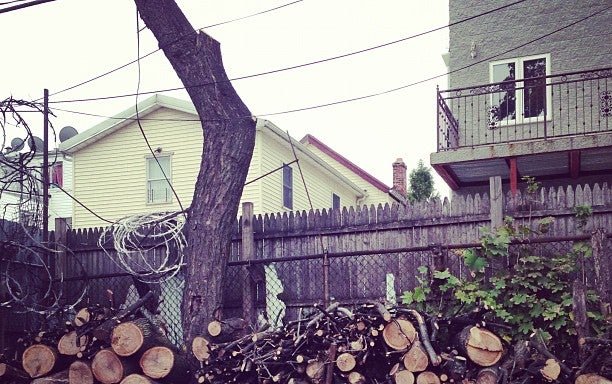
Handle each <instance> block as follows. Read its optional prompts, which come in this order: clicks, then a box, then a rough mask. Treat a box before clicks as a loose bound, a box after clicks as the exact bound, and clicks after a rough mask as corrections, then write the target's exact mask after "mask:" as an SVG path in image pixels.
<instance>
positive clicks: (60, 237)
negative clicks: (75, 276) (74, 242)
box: [54, 217, 68, 278]
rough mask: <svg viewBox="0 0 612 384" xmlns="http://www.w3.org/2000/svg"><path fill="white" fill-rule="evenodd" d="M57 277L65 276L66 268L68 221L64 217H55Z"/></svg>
mask: <svg viewBox="0 0 612 384" xmlns="http://www.w3.org/2000/svg"><path fill="white" fill-rule="evenodd" d="M54 232H55V233H54V234H55V250H56V251H57V253H56V258H55V271H54V272H55V277H56V278H57V277H58V276H64V277H66V276H65V274H66V273H67V270H66V267H67V265H66V249H67V248H68V222H67V220H66V219H65V218H63V217H56V218H55V231H54Z"/></svg>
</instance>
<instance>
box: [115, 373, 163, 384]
mask: <svg viewBox="0 0 612 384" xmlns="http://www.w3.org/2000/svg"><path fill="white" fill-rule="evenodd" d="M120 384H158V382H157V381H154V380H152V379H151V378H148V377H146V376H143V375H139V374H137V373H132V374H131V375H129V376H126V377H125V378H124V379H123V380H121V383H120Z"/></svg>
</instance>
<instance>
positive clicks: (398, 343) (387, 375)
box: [191, 303, 610, 384]
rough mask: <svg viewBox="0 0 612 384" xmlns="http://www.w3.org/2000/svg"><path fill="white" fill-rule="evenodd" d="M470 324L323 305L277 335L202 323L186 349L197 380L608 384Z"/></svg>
mask: <svg viewBox="0 0 612 384" xmlns="http://www.w3.org/2000/svg"><path fill="white" fill-rule="evenodd" d="M474 317H475V316H472V315H471V314H470V315H467V316H456V317H454V318H452V319H439V318H428V319H427V318H425V317H424V316H423V315H422V314H420V313H419V312H417V311H415V310H413V309H409V308H405V307H392V308H387V307H385V306H384V305H382V304H380V303H372V304H366V305H362V306H359V307H357V308H354V309H352V310H350V309H348V308H343V307H340V306H338V305H337V304H333V305H331V306H330V307H328V308H326V309H322V308H317V312H316V314H313V315H310V316H307V317H305V318H303V319H299V320H296V321H292V322H290V323H288V324H287V325H286V326H284V327H282V328H280V329H268V328H265V327H262V328H261V329H258V330H257V331H255V332H249V331H248V328H247V327H246V324H245V323H244V322H243V321H242V320H241V319H228V320H225V321H212V322H211V323H210V324H208V334H207V335H206V336H201V337H197V338H195V339H194V340H193V343H192V345H191V351H192V353H193V355H194V356H195V357H196V359H197V360H199V361H200V368H199V369H198V370H197V371H196V377H197V382H198V383H212V384H217V383H218V384H221V383H264V384H269V383H288V384H307V383H314V384H332V383H334V384H335V383H350V384H365V383H373V384H376V383H380V384H382V383H385V384H387V383H389V384H391V383H395V384H412V383H417V384H444V383H464V384H468V383H478V384H494V383H508V382H517V383H531V382H568V383H569V382H576V383H578V384H585V383H589V384H595V383H609V384H610V381H609V380H607V379H605V378H604V377H602V376H599V375H596V374H581V372H578V371H576V370H575V369H570V368H568V367H566V366H565V364H564V363H563V362H562V361H560V360H559V359H557V358H556V357H555V356H553V355H552V354H551V353H550V352H549V351H548V350H547V349H546V346H545V345H544V343H543V342H542V341H541V340H540V339H538V338H537V337H534V338H533V340H532V341H530V342H523V343H518V344H517V345H516V346H511V345H510V344H508V343H506V342H504V341H503V339H502V338H501V337H499V336H498V335H497V334H496V333H495V332H493V331H492V330H491V329H490V328H488V326H487V324H485V323H483V322H479V321H475V320H474ZM476 317H478V316H476ZM497 326H499V327H504V326H503V325H495V324H493V325H492V328H494V327H497ZM607 353H608V354H609V353H610V349H609V348H608V349H607ZM582 368H584V367H582Z"/></svg>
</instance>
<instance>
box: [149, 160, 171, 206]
mask: <svg viewBox="0 0 612 384" xmlns="http://www.w3.org/2000/svg"><path fill="white" fill-rule="evenodd" d="M173 154H174V153H173V152H164V153H163V154H161V153H160V154H158V155H155V156H153V155H146V156H145V201H146V204H147V205H160V204H171V203H172V202H173V199H174V193H170V195H169V198H168V200H166V201H149V181H150V180H149V160H153V161H155V160H154V158H155V157H157V158H158V159H159V158H160V157H167V158H168V159H169V163H170V165H169V167H170V172H169V173H170V174H169V175H168V174H166V177H167V178H168V182H169V183H170V185H172V171H173V166H172V165H173V164H172V158H173V156H172V155H173ZM159 180H164V179H159ZM171 192H172V191H171Z"/></svg>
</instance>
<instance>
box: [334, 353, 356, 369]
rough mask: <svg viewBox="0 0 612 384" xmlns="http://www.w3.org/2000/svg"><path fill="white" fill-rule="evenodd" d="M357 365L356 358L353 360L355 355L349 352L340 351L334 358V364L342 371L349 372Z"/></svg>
mask: <svg viewBox="0 0 612 384" xmlns="http://www.w3.org/2000/svg"><path fill="white" fill-rule="evenodd" d="M356 365H357V360H355V356H353V355H351V354H350V353H346V352H345V353H341V354H340V355H339V356H338V357H337V358H336V366H337V367H338V369H339V370H340V371H342V372H350V371H352V370H353V368H355V366H356Z"/></svg>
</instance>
